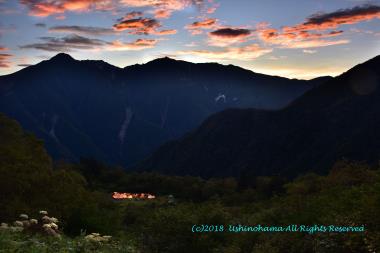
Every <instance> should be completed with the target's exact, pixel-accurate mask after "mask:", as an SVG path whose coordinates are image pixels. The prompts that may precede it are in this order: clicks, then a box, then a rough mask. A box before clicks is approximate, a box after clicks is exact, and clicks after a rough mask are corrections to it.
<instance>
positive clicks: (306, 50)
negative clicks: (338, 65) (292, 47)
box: [302, 49, 318, 54]
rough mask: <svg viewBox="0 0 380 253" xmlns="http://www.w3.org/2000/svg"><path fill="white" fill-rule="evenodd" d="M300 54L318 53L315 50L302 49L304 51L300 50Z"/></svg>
mask: <svg viewBox="0 0 380 253" xmlns="http://www.w3.org/2000/svg"><path fill="white" fill-rule="evenodd" d="M302 52H304V53H305V54H315V53H317V52H318V51H317V50H311V49H304V50H302Z"/></svg>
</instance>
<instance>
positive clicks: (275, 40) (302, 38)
mask: <svg viewBox="0 0 380 253" xmlns="http://www.w3.org/2000/svg"><path fill="white" fill-rule="evenodd" d="M375 18H379V19H380V6H375V5H362V6H357V7H354V8H351V9H342V10H338V11H335V12H331V13H319V14H315V15H312V16H311V17H309V18H308V19H307V20H306V21H305V22H304V23H302V24H298V25H295V26H285V27H283V28H282V29H281V30H277V29H273V28H268V27H269V24H267V23H260V24H259V25H258V26H257V33H258V35H259V38H261V39H262V40H263V41H264V42H266V43H270V44H276V45H280V46H281V47H284V48H315V47H326V46H332V45H341V44H347V43H349V42H350V41H349V40H326V38H332V37H336V36H339V35H342V34H343V31H335V30H334V31H330V32H325V30H331V29H336V28H338V27H339V26H341V25H347V24H356V23H359V22H362V21H368V20H371V19H375ZM322 31H323V33H322Z"/></svg>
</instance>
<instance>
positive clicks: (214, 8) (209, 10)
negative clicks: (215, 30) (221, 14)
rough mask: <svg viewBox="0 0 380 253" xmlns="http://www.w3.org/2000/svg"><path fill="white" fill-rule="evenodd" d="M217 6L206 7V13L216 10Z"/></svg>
mask: <svg viewBox="0 0 380 253" xmlns="http://www.w3.org/2000/svg"><path fill="white" fill-rule="evenodd" d="M216 9H217V7H215V6H214V7H210V8H208V9H207V14H213V13H214V12H215V11H216Z"/></svg>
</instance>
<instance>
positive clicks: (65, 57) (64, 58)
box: [50, 53, 75, 62]
mask: <svg viewBox="0 0 380 253" xmlns="http://www.w3.org/2000/svg"><path fill="white" fill-rule="evenodd" d="M50 61H58V62H67V61H75V59H74V58H73V57H71V56H70V55H69V54H65V53H59V54H57V55H56V56H53V57H52V58H50Z"/></svg>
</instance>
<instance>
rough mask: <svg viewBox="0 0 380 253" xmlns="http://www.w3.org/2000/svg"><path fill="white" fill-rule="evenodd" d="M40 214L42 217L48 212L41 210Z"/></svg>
mask: <svg viewBox="0 0 380 253" xmlns="http://www.w3.org/2000/svg"><path fill="white" fill-rule="evenodd" d="M40 214H42V215H47V214H48V212H47V211H44V210H41V211H40Z"/></svg>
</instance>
